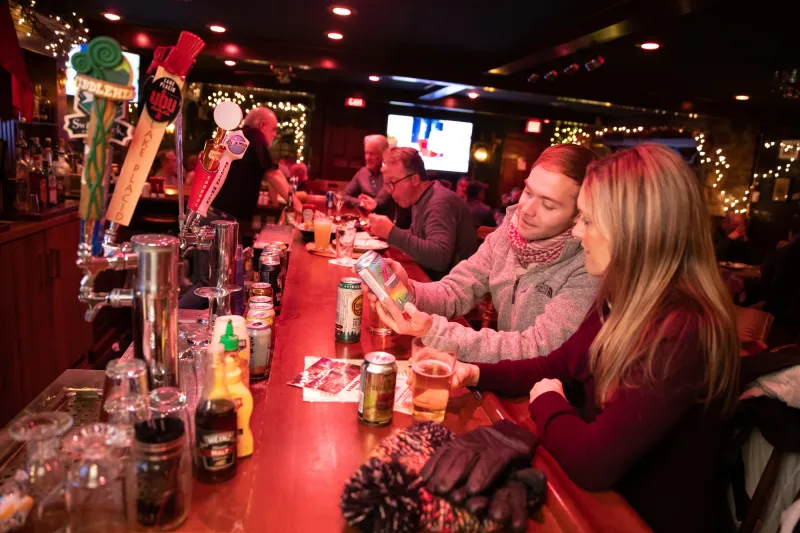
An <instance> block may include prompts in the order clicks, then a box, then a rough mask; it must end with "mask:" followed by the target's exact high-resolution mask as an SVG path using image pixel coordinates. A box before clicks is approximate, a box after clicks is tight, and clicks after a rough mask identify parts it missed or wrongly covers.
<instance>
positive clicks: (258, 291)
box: [250, 281, 274, 300]
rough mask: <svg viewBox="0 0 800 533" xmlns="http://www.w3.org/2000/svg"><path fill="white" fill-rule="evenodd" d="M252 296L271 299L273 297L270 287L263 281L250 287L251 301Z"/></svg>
mask: <svg viewBox="0 0 800 533" xmlns="http://www.w3.org/2000/svg"><path fill="white" fill-rule="evenodd" d="M254 296H269V297H270V298H272V297H273V296H274V291H273V290H272V285H270V284H269V283H265V282H263V281H260V282H258V283H253V284H252V285H250V300H252V299H253V297H254Z"/></svg>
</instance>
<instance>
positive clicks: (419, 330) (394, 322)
mask: <svg viewBox="0 0 800 533" xmlns="http://www.w3.org/2000/svg"><path fill="white" fill-rule="evenodd" d="M387 307H388V309H389V314H387V313H386V310H385V309H384V308H383V306H382V305H375V311H377V313H378V316H379V317H381V320H383V322H384V323H385V324H386V325H387V326H389V327H390V328H392V329H393V330H394V331H395V333H399V334H400V335H411V336H412V337H424V336H425V335H427V334H428V332H429V331H430V330H431V326H432V325H433V317H432V316H431V315H429V314H428V313H423V312H422V311H420V310H419V309H417V308H416V307H414V304H412V303H407V304H406V305H405V312H406V313H407V314H408V316H409V318H408V319H406V317H405V316H403V313H402V312H401V311H400V310H399V309H397V306H396V305H388V306H387Z"/></svg>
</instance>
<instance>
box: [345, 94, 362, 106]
mask: <svg viewBox="0 0 800 533" xmlns="http://www.w3.org/2000/svg"><path fill="white" fill-rule="evenodd" d="M344 105H345V107H367V102H366V100H364V99H363V98H359V97H357V96H351V97H350V98H347V99H345V101H344Z"/></svg>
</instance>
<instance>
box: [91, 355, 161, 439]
mask: <svg viewBox="0 0 800 533" xmlns="http://www.w3.org/2000/svg"><path fill="white" fill-rule="evenodd" d="M105 390H106V391H107V394H106V395H105V397H104V399H103V411H104V412H105V419H106V420H108V423H109V424H116V425H120V426H125V427H128V428H129V430H130V431H131V432H132V431H133V425H134V424H136V423H137V422H141V421H143V420H147V419H148V418H150V412H149V407H148V401H147V399H148V398H147V395H148V393H149V389H148V386H147V365H146V364H145V362H144V361H142V360H141V359H128V360H124V359H114V360H113V361H111V362H110V363H108V366H107V367H106V388H105Z"/></svg>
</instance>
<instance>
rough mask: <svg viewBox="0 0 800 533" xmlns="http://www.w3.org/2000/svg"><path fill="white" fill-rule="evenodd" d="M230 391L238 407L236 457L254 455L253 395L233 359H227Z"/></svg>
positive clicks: (226, 367) (236, 362) (226, 365)
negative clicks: (251, 426)
mask: <svg viewBox="0 0 800 533" xmlns="http://www.w3.org/2000/svg"><path fill="white" fill-rule="evenodd" d="M225 370H226V378H227V382H228V391H229V392H230V394H231V397H232V398H233V404H234V405H235V406H236V433H237V437H236V457H247V456H249V455H252V454H253V432H252V431H250V415H252V414H253V395H252V394H251V393H250V389H248V388H247V387H246V386H245V384H244V383H242V371H241V370H240V369H239V362H238V361H237V360H236V359H234V358H233V357H226V358H225Z"/></svg>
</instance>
